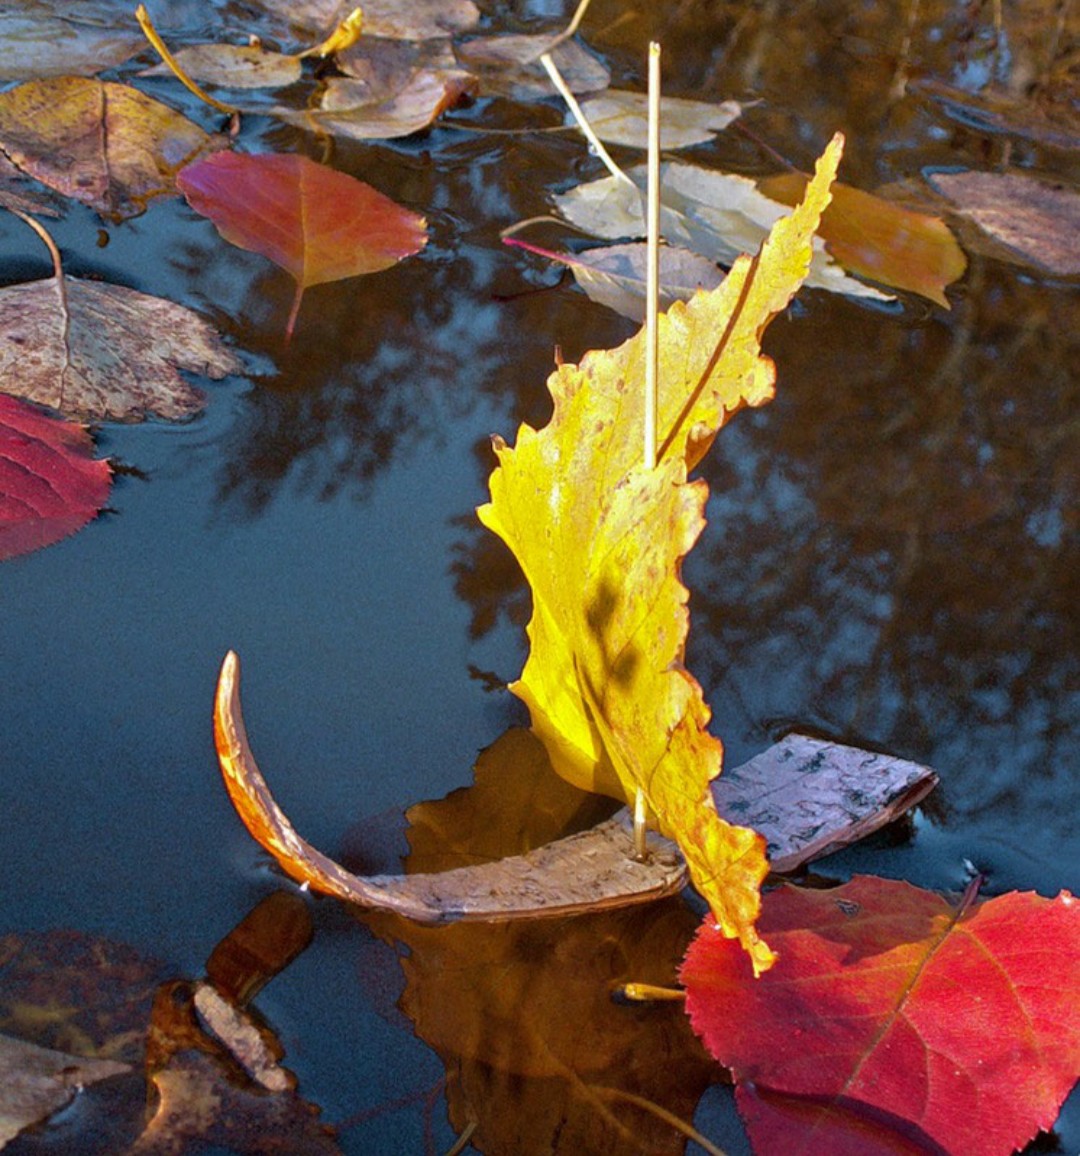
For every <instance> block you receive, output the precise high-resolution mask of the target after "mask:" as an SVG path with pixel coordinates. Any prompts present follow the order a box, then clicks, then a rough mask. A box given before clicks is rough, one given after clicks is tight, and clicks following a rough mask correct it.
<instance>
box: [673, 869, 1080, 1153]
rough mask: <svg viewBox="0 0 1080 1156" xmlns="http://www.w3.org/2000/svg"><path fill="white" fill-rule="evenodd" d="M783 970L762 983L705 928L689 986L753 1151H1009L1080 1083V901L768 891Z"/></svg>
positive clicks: (911, 890)
mask: <svg viewBox="0 0 1080 1156" xmlns="http://www.w3.org/2000/svg"><path fill="white" fill-rule="evenodd" d="M761 929H762V931H763V932H764V934H766V935H768V937H769V941H770V943H772V944H773V946H774V947H775V948H776V949H777V951H778V954H779V957H780V958H779V962H778V963H777V965H776V966H775V967H774V968H773V969H772V970H771V971H770V972H769V973H768V974H767V975H765V976H764V977H761V978H758V979H755V978H754V976H753V974H752V970H751V968H750V967H749V966H748V964H747V961H746V959H745V958H744V957H743V956H742V953H741V952H739V951H738V950H733V948H732V945H731V944H730V943H729V942H727V941H725V940H723V939H722V938H721V937H720V936H719V935H717V934H716V933H715V932H714V931H713V929H712V928H711V927H710V926H708V925H707V924H706V925H705V926H703V927H702V928H701V929H700V930H699V932H698V935H697V938H696V939H695V940H694V943H693V944H692V945H691V947H690V950H689V951H688V952H687V956H686V960H685V962H684V964H683V968H682V981H683V983H684V985H685V986H686V989H687V1011H688V1012H689V1014H690V1018H691V1022H692V1023H693V1025H694V1029H695V1030H696V1031H697V1032H698V1034H699V1035H701V1036H702V1038H703V1039H704V1041H705V1043H706V1045H707V1046H708V1047H709V1049H710V1051H712V1053H713V1054H714V1055H715V1056H716V1058H717V1059H718V1060H719V1061H720V1062H721V1063H722V1064H724V1065H725V1066H726V1067H729V1068H730V1069H731V1070H732V1072H733V1074H734V1076H735V1080H736V1085H737V1102H738V1104H739V1107H740V1110H741V1111H742V1113H743V1117H744V1119H745V1120H746V1122H747V1126H748V1128H749V1130H750V1135H751V1139H752V1141H753V1143H754V1147H755V1150H757V1151H760V1152H790V1153H802V1154H804V1156H818V1154H820V1156H874V1154H876V1153H882V1154H884V1153H891V1154H895V1153H899V1152H911V1153H915V1152H919V1153H922V1152H928V1151H930V1152H956V1153H960V1152H963V1153H964V1154H965V1156H992V1154H1001V1156H1006V1154H1007V1153H1010V1152H1012V1151H1013V1150H1014V1149H1016V1148H1020V1147H1023V1145H1024V1144H1025V1143H1026V1142H1027V1141H1028V1140H1030V1139H1032V1137H1033V1136H1034V1135H1035V1133H1036V1132H1037V1131H1038V1130H1039V1129H1040V1128H1049V1127H1050V1126H1051V1125H1052V1124H1053V1122H1054V1119H1055V1117H1056V1116H1057V1113H1058V1110H1059V1108H1060V1106H1061V1103H1062V1102H1063V1100H1064V1099H1065V1096H1066V1095H1067V1094H1068V1092H1069V1090H1070V1089H1071V1088H1072V1086H1073V1084H1074V1082H1075V1081H1076V1079H1077V1073H1078V1072H1080V1005H1078V1003H1077V1000H1076V992H1077V991H1078V990H1080V904H1078V903H1077V902H1076V900H1075V899H1074V898H1073V897H1072V896H1071V895H1070V894H1069V893H1068V892H1062V893H1061V895H1059V896H1058V897H1057V899H1054V900H1049V899H1043V898H1041V897H1039V896H1037V895H1033V894H1031V893H1030V892H1029V893H1026V894H1020V893H1018V892H1013V893H1011V894H1008V895H1002V896H999V897H998V898H996V899H990V900H987V901H986V902H984V903H976V904H973V905H972V906H970V907H964V906H963V905H962V906H961V907H960V908H957V907H955V906H953V905H952V904H950V903H948V902H947V901H946V900H945V899H943V898H941V897H940V896H938V895H936V894H933V893H932V892H927V891H922V890H920V889H918V888H916V887H912V886H910V885H909V884H907V883H898V882H893V881H889V880H883V879H874V878H870V877H859V878H856V879H854V880H852V881H851V882H850V883H848V884H846V885H845V886H843V887H839V888H836V889H835V890H831V891H809V890H802V889H799V888H794V887H785V888H782V889H781V890H779V891H776V892H772V893H770V894H769V895H767V896H766V897H765V901H764V905H763V910H762V916H761Z"/></svg>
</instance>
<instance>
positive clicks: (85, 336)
mask: <svg viewBox="0 0 1080 1156" xmlns="http://www.w3.org/2000/svg"><path fill="white" fill-rule="evenodd" d="M0 335H2V337H3V341H2V342H0V388H2V389H4V390H5V391H7V392H8V393H12V394H17V395H18V396H19V397H24V398H26V399H27V400H29V401H35V402H38V403H39V404H40V405H47V406H50V407H51V408H52V409H55V410H57V411H58V412H59V413H62V414H64V415H66V416H68V417H79V418H84V419H89V420H102V419H111V420H113V421H142V420H143V419H144V418H145V417H147V416H149V415H153V416H155V417H162V418H167V419H170V420H177V419H180V418H185V417H190V416H191V415H192V414H193V413H196V412H197V411H198V410H200V409H201V408H202V407H203V405H204V404H205V399H204V398H203V395H202V394H201V393H199V392H198V391H197V390H195V389H193V388H192V387H191V386H190V385H188V384H187V382H185V381H184V379H183V378H182V377H181V376H180V374H179V373H178V371H177V370H178V367H179V368H182V369H188V370H191V371H192V372H196V373H202V374H204V375H205V376H207V377H214V378H218V377H224V376H225V375H226V374H229V373H237V372H239V370H240V368H241V366H240V363H239V362H238V361H237V359H236V358H235V357H234V356H233V355H232V354H231V353H230V352H229V351H228V350H227V349H226V348H225V347H224V346H223V345H222V344H221V340H220V338H219V337H218V335H217V334H216V333H215V332H214V330H213V328H212V327H211V326H210V325H208V324H207V322H205V321H204V320H203V319H202V318H201V317H199V315H198V314H197V313H193V312H192V311H191V310H190V309H186V308H184V306H182V305H177V304H175V303H174V302H172V301H166V300H164V299H163V298H161V297H151V296H149V295H148V294H146V293H138V292H136V291H135V290H134V289H127V288H125V287H124V286H122V285H104V284H100V283H97V282H90V281H80V280H78V279H77V278H75V277H67V276H65V277H63V279H62V281H61V280H58V279H57V278H56V277H51V278H49V279H48V280H44V281H28V282H24V283H23V284H21V285H9V286H7V287H6V288H4V289H0Z"/></svg>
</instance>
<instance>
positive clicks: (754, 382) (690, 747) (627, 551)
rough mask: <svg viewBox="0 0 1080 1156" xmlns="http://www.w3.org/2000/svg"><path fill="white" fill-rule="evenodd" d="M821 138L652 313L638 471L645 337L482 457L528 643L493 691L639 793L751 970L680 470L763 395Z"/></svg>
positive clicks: (566, 756)
mask: <svg viewBox="0 0 1080 1156" xmlns="http://www.w3.org/2000/svg"><path fill="white" fill-rule="evenodd" d="M840 150H841V141H840V140H839V139H838V140H836V141H834V142H833V143H832V144H831V145H830V146H829V149H828V150H827V152H826V154H825V156H824V157H823V158H822V160H821V162H820V163H819V171H818V176H817V177H816V178H815V181H814V182H813V183H812V184H811V186H810V189H809V190H808V194H807V201H806V202H805V203H804V204H803V205H802V206H801V207H800V208H799V209H797V210H796V211H795V213H794V214H793V215H792V216H791V217H788V218H785V219H783V220H781V221H779V222H778V223H777V225H776V227H775V229H774V231H773V233H772V235H771V236H770V239H769V241H768V242H767V243H766V245H765V246H764V247H763V249H762V251H761V253H760V254H759V255H758V256H757V257H756V258H755V259H754V260H753V261H751V260H750V259H749V258H741V259H740V260H739V261H737V262H736V263H735V265H734V266H733V267H732V271H731V273H730V274H729V275H728V277H727V279H726V280H725V281H724V283H723V285H722V286H721V287H720V288H719V289H716V290H713V291H712V292H711V293H701V294H698V295H697V296H696V297H694V298H693V300H692V301H690V302H689V303H688V304H686V305H683V304H682V303H678V304H676V305H675V306H673V308H672V309H671V310H670V311H669V312H668V313H666V314H662V315H661V317H660V323H659V331H658V343H659V350H660V366H659V375H658V376H659V381H660V397H659V401H658V413H659V420H658V431H659V437H658V441H659V445H660V452H659V462H658V465H657V467H656V468H655V469H650V468H647V467H646V466H643V465H642V461H641V459H642V441H643V435H642V430H643V423H644V406H645V402H644V382H645V371H644V348H645V335H644V333H639V334H638V335H637V336H636V337H634V338H633V339H631V340H630V341H628V342H627V343H626V344H625V345H623V346H621V347H620V348H619V349H617V350H613V351H611V352H600V353H597V352H593V353H589V354H587V355H586V356H585V358H584V359H583V361H582V363H581V365H580V366H575V365H562V366H560V368H559V369H558V370H557V371H556V372H555V373H554V374H553V375H552V376H551V378H550V379H549V382H548V388H549V390H550V391H551V395H552V398H553V400H554V403H555V412H554V416H553V417H552V420H551V422H550V423H549V424H548V425H547V426H545V427H544V428H543V429H542V430H540V431H537V430H534V429H532V428H531V427H530V426H528V425H522V426H521V427H520V429H519V431H518V439H517V444H516V446H515V447H514V448H513V449H511V448H510V447H508V446H507V445H506V443H505V442H503V441H502V440H501V439H496V442H495V451H496V456H497V457H498V460H499V465H498V467H497V468H496V470H495V472H494V473H493V474H492V475H491V479H490V489H491V501H490V503H489V504H488V505H486V506H482V507H481V508H480V510H479V511H478V514H479V517H480V520H481V521H482V522H483V523H484V525H486V526H487V527H488V528H489V529H490V530H493V531H494V532H495V533H496V534H498V535H499V537H501V538H502V539H503V541H505V542H506V543H507V545H508V546H509V547H510V549H511V550H512V551H513V552H514V554H515V556H516V557H517V559H518V561H519V563H520V564H521V568H522V570H523V571H524V574H525V577H526V578H527V579H528V581H529V585H530V586H531V588H532V597H533V617H532V620H531V621H530V623H529V640H530V644H531V646H530V652H529V658H528V661H527V663H526V665H525V669H524V671H523V673H522V675H521V678H520V679H519V681H518V682H516V683H514V684H513V685H512V686H511V690H513V691H514V693H515V694H517V695H518V697H519V698H521V699H522V700H523V701H524V702H525V703H526V704H527V705H528V707H529V712H530V715H531V718H532V727H533V730H534V731H535V733H536V734H537V735H539V737H540V738H541V739H542V740H543V742H544V744H545V745H546V746H547V748H548V753H549V754H550V756H551V760H552V764H553V765H554V767H555V769H556V770H557V771H558V772H559V774H561V775H563V776H564V777H565V778H567V779H569V780H570V782H572V783H574V784H575V785H577V786H579V787H583V788H584V789H586V790H598V791H601V792H603V793H605V794H611V795H614V796H615V797H617V798H625V799H628V800H630V799H634V797H635V795H636V793H637V791H638V790H641V791H643V792H644V794H645V798H646V801H647V803H648V807H649V810H650V813H651V816H652V819H653V821H654V822H656V823H657V824H658V825H659V828H660V830H661V831H662V832H663V833H665V834H667V835H669V836H670V837H671V838H673V839H675V840H676V841H677V842H678V843H679V846H680V848H681V849H682V851H683V854H684V855H685V856H686V859H687V864H688V866H689V868H690V872H691V877H692V879H693V881H694V884H695V886H697V887H698V889H699V890H700V891H701V892H702V894H703V895H704V896H705V897H706V899H707V900H708V902H709V904H710V906H711V908H712V910H713V914H714V916H715V917H716V919H717V922H718V923H720V925H721V926H722V927H723V929H724V931H725V933H726V934H728V935H732V936H737V937H738V938H739V939H740V940H741V942H742V943H743V945H744V946H745V947H746V948H747V950H748V951H750V952H751V953H752V954H753V956H754V963H755V966H756V967H760V968H764V967H767V966H768V964H769V962H770V960H771V953H770V952H769V950H768V948H767V947H766V946H765V945H764V944H763V943H762V942H760V941H759V940H758V939H757V937H756V935H755V932H754V929H753V921H754V918H755V917H756V914H757V910H758V905H759V895H758V887H759V886H760V883H761V880H762V879H763V878H764V876H765V873H766V871H767V865H766V861H765V857H764V853H763V852H764V845H763V840H762V839H761V837H760V836H759V835H757V834H755V833H754V832H753V831H750V830H747V829H746V828H741V827H732V826H729V825H728V824H727V823H725V822H723V821H722V820H721V819H720V817H719V816H718V814H717V813H716V809H715V806H714V804H713V800H712V796H711V795H710V793H709V781H710V780H711V779H712V778H714V777H715V775H716V774H717V773H718V772H719V769H720V761H721V746H720V743H719V741H718V740H717V739H715V738H714V737H713V736H712V735H710V734H709V733H708V730H707V729H706V728H707V725H708V721H709V714H710V712H709V708H708V706H707V705H706V704H705V700H704V697H703V696H702V693H701V688H700V686H699V685H698V684H697V682H696V681H695V680H694V679H693V678H692V677H691V675H690V674H689V673H688V672H687V670H686V669H685V667H684V666H683V654H684V647H685V641H686V633H687V628H688V615H687V610H686V602H687V598H688V593H687V590H686V588H685V587H684V586H683V585H682V582H681V580H680V577H679V573H680V567H681V564H682V559H683V557H684V556H685V555H686V554H687V552H688V551H689V550H690V547H691V546H692V545H693V544H694V541H695V540H696V538H697V536H698V534H699V533H700V532H701V530H702V528H703V527H704V517H703V510H704V505H705V497H706V487H705V484H704V482H696V483H690V484H688V483H687V480H686V475H687V471H688V470H689V469H690V468H692V466H693V465H695V464H696V463H697V461H699V460H700V457H701V455H702V454H703V453H704V452H705V450H706V449H707V447H708V445H709V444H711V442H712V440H713V438H714V437H715V435H716V433H717V431H718V430H719V428H720V426H721V425H722V424H723V423H724V421H725V420H726V419H727V417H728V416H730V414H731V413H733V412H734V411H735V410H736V409H739V408H741V407H742V406H744V405H755V404H757V405H760V404H761V403H762V402H764V401H767V400H768V399H769V398H770V397H771V396H772V387H773V380H774V376H775V374H774V369H773V366H772V363H771V362H769V361H768V360H767V359H765V358H763V357H762V356H761V354H760V340H761V334H762V332H763V330H764V328H765V326H766V325H767V324H768V322H769V320H771V318H772V317H773V316H774V315H775V314H776V313H777V312H779V310H781V309H783V308H784V307H785V306H786V304H787V303H788V301H789V300H790V298H791V296H792V294H793V293H794V292H795V290H796V289H797V288H798V286H799V285H800V283H801V282H802V279H803V278H804V277H805V276H806V272H807V270H808V268H809V265H810V260H811V238H812V236H813V232H814V228H815V227H816V225H817V222H818V219H819V217H820V214H821V211H822V209H823V208H824V206H825V204H827V203H828V195H829V194H828V189H829V185H830V183H831V181H832V179H833V177H834V176H835V172H836V166H837V164H838V163H839V157H840Z"/></svg>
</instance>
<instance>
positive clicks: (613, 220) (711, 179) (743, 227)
mask: <svg viewBox="0 0 1080 1156" xmlns="http://www.w3.org/2000/svg"><path fill="white" fill-rule="evenodd" d="M627 175H628V176H629V177H631V178H632V180H634V181H635V182H637V184H638V185H639V186H640V188H638V187H634V186H633V185H629V184H627V183H626V181H621V180H618V179H617V178H615V177H603V178H601V179H600V180H595V181H590V182H588V183H587V184H584V185H578V186H577V188H574V189H570V190H569V191H568V192H565V193H562V194H560V195H559V196H557V197H555V204H556V205H557V206H558V209H559V212H560V213H562V215H563V216H564V217H565V218H566V219H567V220H568V221H570V222H571V223H572V224H574V225H576V226H577V227H578V228H579V229H584V230H585V231H586V232H587V233H591V234H592V235H593V236H595V237H604V238H607V239H609V240H613V241H617V240H623V239H625V238H627V237H643V236H644V235H645V217H644V214H643V211H642V197H641V191H640V190H641V188H644V184H645V168H644V166H638V167H637V168H633V169H630V170H628V172H627ZM660 201H661V204H660V231H661V233H662V234H663V236H664V238H665V240H666V241H667V242H668V244H669V245H676V246H678V247H680V248H683V249H689V250H690V251H691V252H694V253H699V254H701V256H703V257H707V258H708V259H709V260H710V261H715V262H717V263H718V264H720V265H730V264H731V262H732V261H734V260H735V258H736V257H737V256H738V255H739V254H740V253H752V252H754V251H755V250H756V249H757V247H758V246H759V245H760V244H761V243H762V241H763V240H764V239H765V237H766V236H767V235H768V232H769V229H770V228H771V227H772V226H773V224H774V223H775V222H776V221H777V220H779V219H780V217H782V216H783V215H784V213H785V212H786V211H787V209H786V207H785V206H784V205H781V204H779V203H778V202H777V201H773V200H770V199H769V198H768V197H766V196H764V195H762V194H761V193H760V192H758V190H757V187H756V185H755V183H754V182H753V181H752V180H750V179H749V178H748V177H741V176H736V175H734V174H731V173H721V172H716V171H715V170H712V169H702V168H698V167H697V166H695V165H688V164H683V163H677V162H670V163H668V164H665V165H661V167H660ZM806 284H807V286H808V287H810V288H814V289H828V290H829V291H830V292H833V293H843V294H846V295H847V296H849V297H862V298H866V299H869V300H872V301H891V300H892V298H891V297H889V296H888V295H887V294H885V293H882V292H881V291H880V290H878V289H874V288H872V287H871V286H869V285H864V284H863V283H862V282H861V281H856V280H855V279H854V278H853V277H848V276H847V275H846V274H845V273H844V271H843V269H841V268H840V266H839V265H837V264H835V263H834V262H833V261H832V260H831V259H830V257H829V255H828V254H827V253H826V252H825V244H824V241H822V240H821V239H820V237H819V238H817V239H815V241H814V259H813V263H812V264H811V267H810V275H809V276H808V277H807V279H806Z"/></svg>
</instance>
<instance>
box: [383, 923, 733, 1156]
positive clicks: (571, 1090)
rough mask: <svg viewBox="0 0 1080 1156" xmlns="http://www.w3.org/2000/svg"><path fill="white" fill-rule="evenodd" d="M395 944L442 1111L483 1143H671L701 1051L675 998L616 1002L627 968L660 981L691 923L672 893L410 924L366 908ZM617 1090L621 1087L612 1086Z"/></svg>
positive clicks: (626, 1152) (509, 1153) (628, 1151)
mask: <svg viewBox="0 0 1080 1156" xmlns="http://www.w3.org/2000/svg"><path fill="white" fill-rule="evenodd" d="M365 922H369V923H370V924H371V926H372V927H373V929H374V930H375V931H376V933H377V934H379V935H380V936H382V937H384V938H386V939H389V940H391V941H393V942H396V943H398V944H404V945H405V947H406V948H407V949H408V951H407V954H405V953H403V954H402V958H401V966H402V968H403V969H404V971H405V975H406V980H407V987H406V990H405V993H404V995H403V996H402V997H401V1000H400V1001H399V1006H400V1007H401V1009H402V1010H403V1011H404V1012H405V1014H406V1015H407V1016H409V1018H410V1019H411V1020H413V1022H414V1024H415V1030H416V1034H417V1035H418V1036H419V1037H420V1038H421V1039H423V1040H424V1041H425V1042H426V1043H428V1044H429V1045H430V1046H431V1047H433V1048H434V1049H435V1050H436V1051H437V1052H438V1054H439V1056H440V1058H441V1059H442V1061H443V1062H444V1064H445V1065H446V1072H447V1089H446V1095H447V1101H448V1106H449V1111H450V1119H451V1122H452V1124H453V1126H454V1128H455V1130H457V1131H463V1130H464V1129H465V1128H466V1127H467V1126H468V1124H469V1123H470V1122H475V1123H476V1132H475V1134H474V1136H473V1140H474V1143H475V1145H476V1146H477V1148H478V1149H479V1150H481V1151H483V1152H485V1153H487V1154H488V1156H533V1154H536V1156H539V1154H540V1153H544V1154H545V1156H548V1154H552V1156H555V1154H559V1156H578V1154H580V1153H592V1152H596V1153H601V1152H602V1153H605V1154H606V1156H642V1154H644V1153H655V1154H669V1156H677V1154H680V1153H682V1152H683V1150H684V1145H685V1137H684V1136H683V1135H682V1134H681V1133H680V1132H678V1131H677V1130H676V1129H675V1128H674V1127H673V1126H672V1125H671V1124H670V1123H665V1122H663V1121H662V1120H660V1119H658V1117H657V1116H656V1115H654V1114H653V1113H650V1112H646V1111H643V1110H641V1109H640V1108H637V1107H631V1106H629V1105H628V1103H627V1100H626V1098H625V1094H626V1093H629V1094H630V1095H632V1096H639V1097H642V1098H643V1099H645V1100H648V1101H651V1102H652V1103H654V1104H656V1105H658V1106H660V1107H661V1108H664V1109H666V1110H667V1111H668V1112H669V1113H671V1114H673V1115H674V1116H676V1117H678V1118H681V1119H682V1120H685V1121H689V1120H690V1119H691V1117H692V1115H693V1112H694V1108H695V1106H696V1104H697V1101H698V1099H699V1097H700V1095H701V1093H702V1092H703V1091H704V1090H705V1088H706V1087H707V1086H708V1085H709V1084H710V1083H713V1082H714V1081H715V1079H716V1076H717V1072H716V1066H715V1064H711V1063H708V1062H706V1060H707V1057H706V1056H705V1055H704V1054H703V1053H702V1052H701V1051H700V1048H699V1045H697V1043H696V1041H695V1040H694V1039H693V1036H692V1033H691V1032H690V1031H689V1025H688V1024H687V1022H686V1017H685V1015H684V1014H683V1011H682V1008H681V1007H679V1006H677V1005H672V1004H658V1005H652V1006H642V1005H632V1006H626V1005H623V1004H619V1003H617V1002H615V1001H614V1000H613V999H612V992H613V990H614V989H615V988H616V987H617V986H619V985H620V984H622V983H625V982H627V981H628V980H636V981H638V982H651V983H655V984H661V985H663V984H667V985H670V984H671V983H672V982H673V979H674V970H675V969H674V965H673V961H674V959H675V958H677V953H678V952H679V949H680V946H681V945H682V944H684V943H685V942H686V941H687V938H688V935H689V925H690V924H691V923H692V922H693V917H692V916H691V915H690V913H689V911H688V910H687V908H686V906H685V905H684V904H683V903H682V902H681V901H670V902H667V903H661V904H651V905H649V906H647V907H639V908H626V909H624V910H622V911H614V912H605V913H598V914H594V915H583V916H578V917H577V918H575V919H572V920H561V921H558V922H555V923H553V922H551V921H544V922H541V923H527V924H526V923H516V924H509V925H502V926H499V925H487V926H475V925H468V926H465V925H462V926H454V927H446V928H423V927H417V926H416V925H413V924H406V923H404V922H402V921H400V920H395V919H392V918H390V917H385V916H377V917H375V916H368V917H366V918H365ZM620 1093H622V1094H623V1095H622V1096H620Z"/></svg>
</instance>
